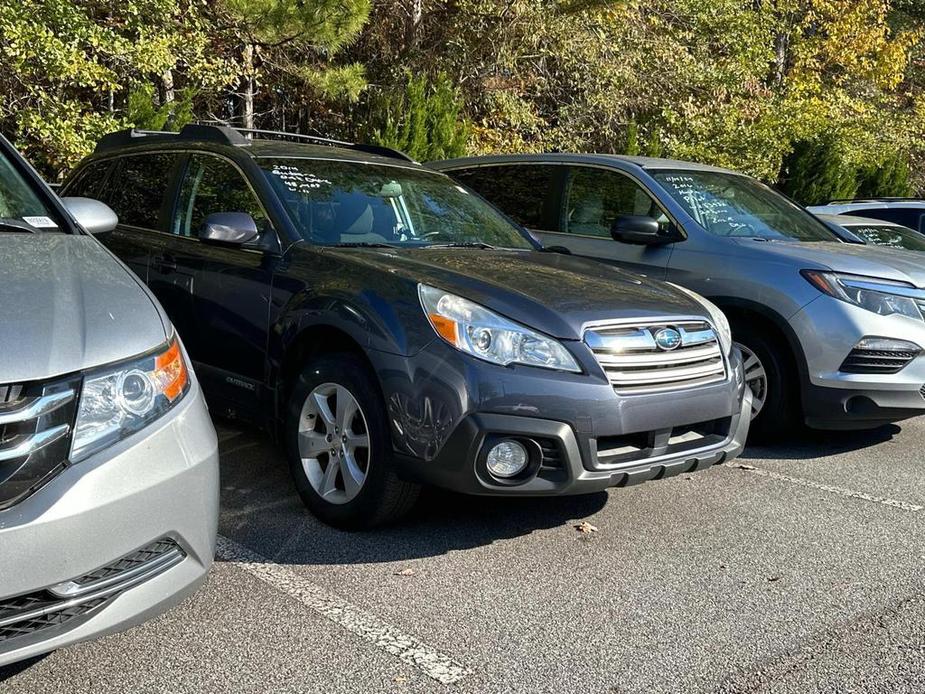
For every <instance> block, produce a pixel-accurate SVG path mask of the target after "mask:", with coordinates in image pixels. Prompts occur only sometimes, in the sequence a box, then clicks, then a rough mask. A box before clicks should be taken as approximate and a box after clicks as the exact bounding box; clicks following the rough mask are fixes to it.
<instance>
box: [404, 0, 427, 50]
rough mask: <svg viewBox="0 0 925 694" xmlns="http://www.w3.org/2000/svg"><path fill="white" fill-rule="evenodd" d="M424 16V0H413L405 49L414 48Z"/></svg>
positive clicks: (406, 28) (406, 30) (406, 32)
mask: <svg viewBox="0 0 925 694" xmlns="http://www.w3.org/2000/svg"><path fill="white" fill-rule="evenodd" d="M423 16H424V3H423V0H411V9H410V10H409V12H408V22H407V24H406V25H405V49H406V50H407V49H410V48H413V47H414V45H415V44H416V43H417V39H418V26H420V24H421V18H422V17H423Z"/></svg>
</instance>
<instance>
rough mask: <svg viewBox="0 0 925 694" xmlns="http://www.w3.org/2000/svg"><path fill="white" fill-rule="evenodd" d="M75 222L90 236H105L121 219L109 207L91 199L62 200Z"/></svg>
mask: <svg viewBox="0 0 925 694" xmlns="http://www.w3.org/2000/svg"><path fill="white" fill-rule="evenodd" d="M61 202H62V203H63V204H64V209H66V210H67V211H68V212H69V213H70V215H71V217H73V218H74V221H75V222H77V223H78V224H79V225H80V226H82V227H83V228H84V230H85V231H86V232H87V233H89V234H105V233H106V232H107V231H112V230H113V229H115V228H116V226H117V225H118V224H119V217H117V216H116V213H115V212H113V211H112V209H110V207H109V205H107V204H105V203H102V202H100V201H99V200H93V199H91V198H61Z"/></svg>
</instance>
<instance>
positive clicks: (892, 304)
mask: <svg viewBox="0 0 925 694" xmlns="http://www.w3.org/2000/svg"><path fill="white" fill-rule="evenodd" d="M800 274H801V275H803V277H805V278H806V280H807V281H808V282H809V283H810V284H811V285H813V286H814V287H815V288H816V289H818V290H819V291H820V292H822V293H823V294H828V295H829V296H831V297H832V298H834V299H839V300H841V301H846V302H848V303H849V304H854V305H855V306H860V307H861V308H863V309H866V310H868V311H872V312H873V313H876V314H878V315H881V316H892V315H894V314H899V315H901V316H908V317H909V318H915V319H916V320H922V311H921V310H920V309H919V302H920V301H921V302H923V303H925V291H923V290H921V289H916V288H915V287H914V286H912V285H911V284H907V283H905V282H896V281H894V280H885V279H880V278H877V277H862V276H859V275H845V274H842V273H838V272H823V271H821V270H801V271H800Z"/></svg>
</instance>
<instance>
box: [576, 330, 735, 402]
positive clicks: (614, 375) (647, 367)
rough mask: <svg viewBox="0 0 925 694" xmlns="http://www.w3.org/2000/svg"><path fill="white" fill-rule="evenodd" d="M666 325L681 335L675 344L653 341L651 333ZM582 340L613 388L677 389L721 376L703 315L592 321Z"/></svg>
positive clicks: (721, 362) (628, 391) (723, 362)
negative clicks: (598, 323) (667, 345)
mask: <svg viewBox="0 0 925 694" xmlns="http://www.w3.org/2000/svg"><path fill="white" fill-rule="evenodd" d="M665 328H668V329H673V330H675V331H677V332H678V333H679V334H680V345H679V346H678V347H677V348H675V349H670V350H669V349H663V348H660V347H659V346H658V344H657V342H656V338H655V336H656V335H657V334H658V333H659V331H661V330H663V329H665ZM585 343H586V344H587V345H588V346H589V347H590V348H591V351H593V352H594V356H595V358H596V359H597V362H598V363H599V364H600V365H601V367H602V368H603V369H604V373H605V374H607V378H608V379H609V380H610V383H611V385H613V387H614V390H616V391H617V392H618V393H626V394H632V393H651V392H657V391H665V390H681V389H684V388H694V387H696V386H703V385H708V384H710V383H718V382H720V381H724V380H725V379H726V360H725V359H724V358H723V352H722V349H721V348H720V345H719V340H718V339H717V337H716V333H715V332H714V331H713V328H712V327H711V326H710V324H709V323H707V322H706V321H703V320H679V321H673V322H666V321H659V322H652V323H630V324H626V323H615V324H609V325H601V326H595V327H593V328H591V329H589V330H588V331H587V332H585Z"/></svg>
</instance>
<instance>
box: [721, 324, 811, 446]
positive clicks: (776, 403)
mask: <svg viewBox="0 0 925 694" xmlns="http://www.w3.org/2000/svg"><path fill="white" fill-rule="evenodd" d="M732 335H733V340H734V341H735V344H736V346H737V347H738V348H739V349H740V350H741V352H742V362H743V370H744V371H745V384H746V385H747V386H748V388H749V389H750V390H751V391H752V412H751V427H750V429H749V436H750V437H751V438H754V439H755V440H759V441H760V440H764V441H767V440H769V439H771V438H773V437H777V436H780V435H782V434H783V435H786V434H790V433H792V432H793V429H794V427H795V426H796V425H797V424H798V422H799V416H798V415H799V397H798V384H799V381H798V379H797V374H796V369H795V367H794V366H793V360H792V359H791V358H790V353H789V351H788V347H787V345H786V344H784V343H783V341H782V340H780V339H778V338H777V337H776V336H775V335H773V334H771V333H770V332H768V331H766V330H762V329H761V328H760V327H756V326H751V325H735V326H733V329H732Z"/></svg>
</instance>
